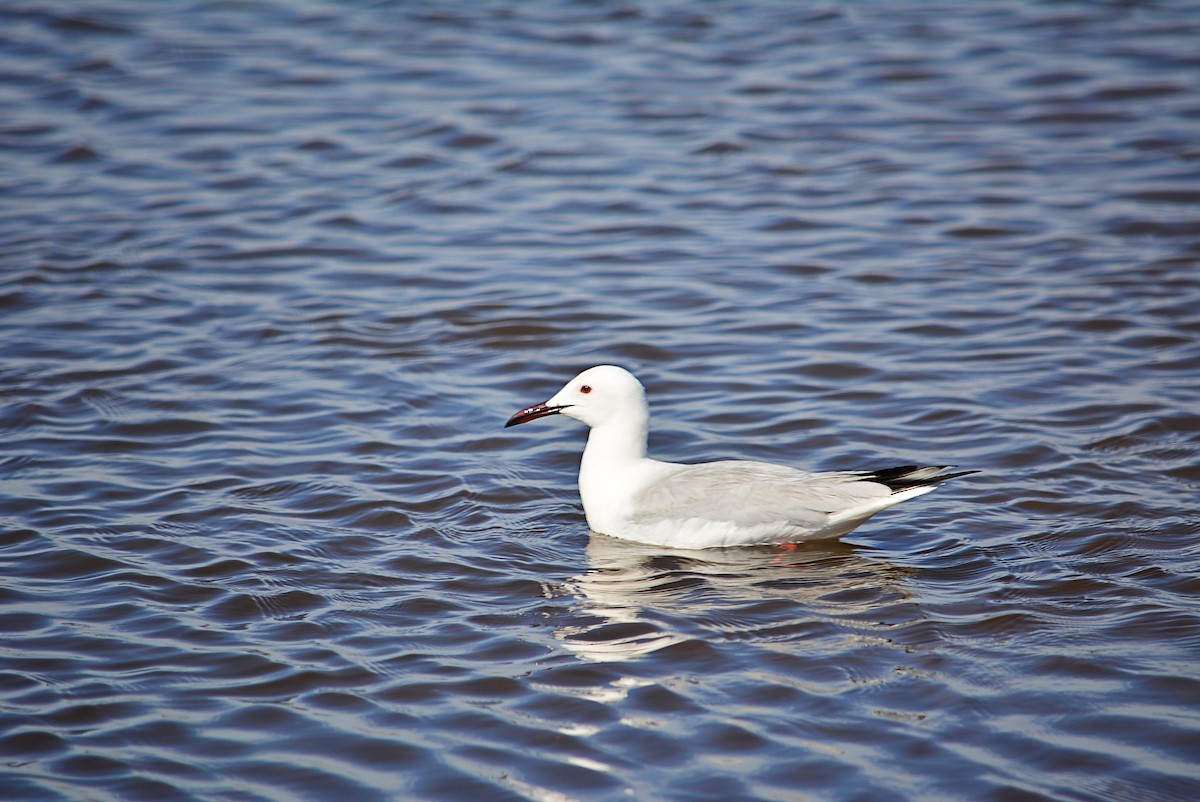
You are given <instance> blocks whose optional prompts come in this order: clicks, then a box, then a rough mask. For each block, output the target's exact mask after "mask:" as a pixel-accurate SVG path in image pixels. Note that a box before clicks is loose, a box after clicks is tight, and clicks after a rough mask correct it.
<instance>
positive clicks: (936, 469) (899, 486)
mask: <svg viewBox="0 0 1200 802" xmlns="http://www.w3.org/2000/svg"><path fill="white" fill-rule="evenodd" d="M954 467H957V466H954V465H932V466H930V467H928V468H921V467H919V466H916V465H901V466H898V467H895V468H883V469H881V470H877V471H864V472H863V475H862V476H863V478H864V479H866V480H867V481H870V482H878V483H879V484H881V485H885V486H886V487H887V488H888V489H889V490H891V491H892V492H893V493H899V492H900V491H901V490H911V489H912V488H914V487H936V486H938V485H940V484H941V483H942V482H946V481H949V480H950V479H957V478H958V477H960V476H969V475H970V474H973V473H979V471H956V472H955V473H942V471H947V470H950V469H951V468H954Z"/></svg>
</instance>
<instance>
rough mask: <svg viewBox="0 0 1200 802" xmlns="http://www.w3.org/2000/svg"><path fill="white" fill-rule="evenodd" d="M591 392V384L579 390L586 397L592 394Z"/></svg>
mask: <svg viewBox="0 0 1200 802" xmlns="http://www.w3.org/2000/svg"><path fill="white" fill-rule="evenodd" d="M591 391H592V385H590V384H585V385H582V386H581V387H580V388H579V392H581V393H583V394H584V395H587V394H588V393H590V392H591Z"/></svg>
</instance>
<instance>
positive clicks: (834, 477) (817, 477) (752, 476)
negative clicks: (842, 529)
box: [634, 460, 892, 526]
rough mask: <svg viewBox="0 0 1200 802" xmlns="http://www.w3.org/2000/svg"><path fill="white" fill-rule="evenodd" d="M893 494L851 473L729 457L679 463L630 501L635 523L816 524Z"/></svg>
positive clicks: (884, 487) (859, 475)
mask: <svg viewBox="0 0 1200 802" xmlns="http://www.w3.org/2000/svg"><path fill="white" fill-rule="evenodd" d="M891 495H892V491H891V489H890V488H888V487H887V486H886V485H884V484H881V483H879V482H872V481H869V480H867V479H866V478H864V476H863V475H862V474H858V473H850V472H838V473H808V472H805V471H798V470H796V469H794V468H788V467H785V466H782V465H772V464H770V463H766V462H748V461H742V460H729V461H724V462H705V463H702V464H699V465H680V466H678V470H676V471H673V472H672V473H670V474H668V475H667V476H666V477H664V478H663V479H660V480H659V481H658V482H655V483H654V484H652V485H651V486H650V487H648V488H646V489H645V490H643V491H642V492H641V493H640V494H639V495H638V496H637V498H636V499H635V500H634V510H635V512H634V521H635V522H637V523H652V522H654V521H657V520H664V519H681V518H684V519H693V518H696V519H700V520H706V521H732V522H735V523H737V524H741V525H746V526H752V525H754V524H770V523H777V522H781V521H787V522H790V523H795V524H802V525H803V524H809V525H813V526H820V525H822V524H823V523H825V522H826V521H827V519H828V517H829V516H830V515H832V514H836V513H838V512H843V511H845V510H849V509H853V508H855V507H859V506H861V505H863V504H866V503H868V502H870V501H871V500H872V499H883V498H887V497H888V496H891Z"/></svg>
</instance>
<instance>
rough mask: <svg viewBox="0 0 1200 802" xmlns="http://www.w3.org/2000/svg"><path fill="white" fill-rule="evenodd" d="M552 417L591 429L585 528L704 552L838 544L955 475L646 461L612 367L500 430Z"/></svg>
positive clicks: (643, 418)
mask: <svg viewBox="0 0 1200 802" xmlns="http://www.w3.org/2000/svg"><path fill="white" fill-rule="evenodd" d="M550 415H565V416H567V417H569V418H574V419H575V420H577V421H581V422H582V423H585V424H587V425H588V426H589V427H591V431H590V432H589V433H588V440H587V445H586V446H585V447H584V449H583V458H582V460H581V461H580V464H579V496H580V498H581V500H582V501H583V511H584V515H585V516H586V518H587V522H588V526H589V527H590V528H591V529H592V530H593V531H595V532H599V533H600V534H604V535H609V536H610V537H616V538H622V539H624V540H633V541H637V542H640V543H648V544H651V545H656V546H666V547H670V548H680V549H705V548H720V547H728V546H762V545H771V544H790V543H800V542H805V541H812V540H827V539H832V538H838V537H841V536H843V535H845V534H846V533H848V532H850V531H851V530H853V529H854V528H856V527H857V526H858V525H859V524H861V523H863V522H864V521H866V520H867V519H868V518H870V517H871V516H872V515H874V514H875V513H877V512H879V511H880V510H884V509H886V508H888V507H891V506H892V505H894V504H899V503H900V502H901V501H905V500H907V499H910V498H914V497H916V496H920V495H923V494H925V493H928V492H930V491H931V490H934V489H936V488H937V486H938V485H939V484H940V483H941V482H944V481H946V480H947V479H953V478H955V477H958V476H965V475H966V474H970V473H977V471H960V472H958V473H943V471H946V470H948V469H950V468H953V467H954V466H953V465H938V466H932V467H925V468H921V467H917V466H915V465H904V466H901V467H896V468H884V469H882V470H866V471H829V472H820V473H812V472H808V471H801V470H797V469H795V468H789V467H786V466H783V465H774V464H771V463H767V462H753V461H749V460H721V461H718V462H701V463H695V464H684V463H676V462H662V461H659V460H655V459H650V458H649V457H647V456H646V437H647V435H648V433H649V430H650V408H649V406H648V405H647V403H646V389H645V388H644V387H643V386H642V383H641V382H640V381H638V380H637V378H636V377H635V376H634V375H633V374H632V373H630V372H629V371H627V370H625V369H624V368H621V367H617V366H616V365H598V366H596V367H593V368H588V369H587V370H585V371H583V372H582V373H580V374H579V375H578V376H576V377H575V378H573V379H571V381H569V382H567V383H566V385H564V386H563V388H562V389H561V390H559V391H558V392H557V393H556V394H555V395H554V396H553V397H552V398H550V399H549V400H547V401H545V402H543V403H541V404H534V405H533V406H531V407H526V408H525V409H522V410H520V411H519V412H517V413H516V414H515V415H513V416H512V417H511V418H509V419H508V422H507V423H506V424H504V426H505V428H508V427H509V426H516V425H518V424H521V423H528V422H529V421H532V420H537V419H538V418H545V417H548V416H550Z"/></svg>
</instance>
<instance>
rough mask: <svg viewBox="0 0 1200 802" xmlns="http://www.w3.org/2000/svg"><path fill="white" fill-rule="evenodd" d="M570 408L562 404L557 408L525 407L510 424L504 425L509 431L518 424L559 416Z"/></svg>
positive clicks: (539, 405)
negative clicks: (548, 416)
mask: <svg viewBox="0 0 1200 802" xmlns="http://www.w3.org/2000/svg"><path fill="white" fill-rule="evenodd" d="M569 406H571V405H570V404H562V405H560V406H556V407H549V406H546V405H545V404H534V405H533V406H531V407H525V409H523V410H521V411H520V412H518V413H517V414H516V415H513V416H512V417H511V418H509V419H508V423H506V424H504V428H505V429H507V428H508V427H509V426H516V425H517V424H518V423H529V421H531V420H537V419H538V418H544V417H546V416H547V415H557V414H558V413H560V412H562V411H563V410H564V409H566V408H567V407H569Z"/></svg>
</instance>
